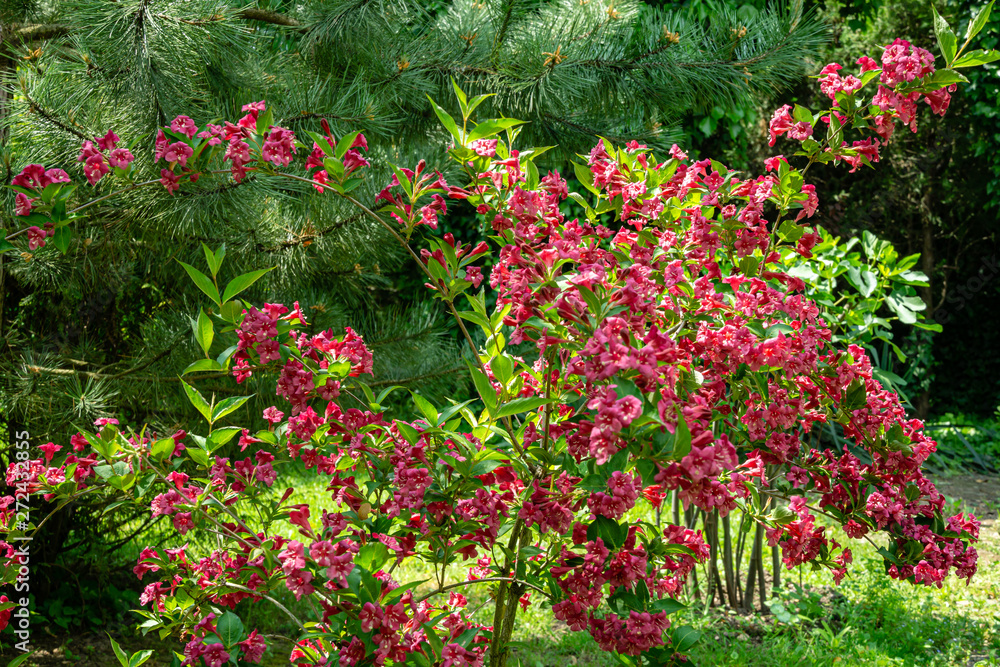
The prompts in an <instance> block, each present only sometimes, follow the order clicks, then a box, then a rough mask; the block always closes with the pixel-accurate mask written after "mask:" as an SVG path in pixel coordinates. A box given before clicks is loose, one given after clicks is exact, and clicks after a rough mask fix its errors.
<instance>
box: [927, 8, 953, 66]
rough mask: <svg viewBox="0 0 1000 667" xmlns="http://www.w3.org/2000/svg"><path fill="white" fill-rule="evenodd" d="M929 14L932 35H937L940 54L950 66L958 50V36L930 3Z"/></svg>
mask: <svg viewBox="0 0 1000 667" xmlns="http://www.w3.org/2000/svg"><path fill="white" fill-rule="evenodd" d="M931 14H932V15H933V16H934V35H935V36H936V37H937V41H938V46H940V47H941V55H942V56H944V62H945V64H946V65H948V66H949V67H950V66H951V63H952V61H953V60H955V52H956V51H957V50H958V38H957V37H955V33H954V32H953V31H952V29H951V26H950V25H948V22H947V21H945V20H944V17H942V16H941V15H940V14H938V12H937V9H935V8H934V5H931Z"/></svg>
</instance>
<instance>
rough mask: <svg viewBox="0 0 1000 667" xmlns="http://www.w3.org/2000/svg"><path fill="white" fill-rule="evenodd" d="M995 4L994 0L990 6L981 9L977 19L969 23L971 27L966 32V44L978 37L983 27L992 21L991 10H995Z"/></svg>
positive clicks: (991, 0)
mask: <svg viewBox="0 0 1000 667" xmlns="http://www.w3.org/2000/svg"><path fill="white" fill-rule="evenodd" d="M993 2H994V0H990V2H989V4H987V5H986V6H985V7H983V8H982V9H980V10H979V13H977V14H976V16H975V18H973V19H972V20H971V21H969V27H968V28H967V29H966V31H965V41H966V42H968V41H969V40H970V39H972V38H973V37H975V36H976V35H978V34H979V31H980V30H982V29H983V26H985V25H986V23H987V22H988V21H989V20H990V10H991V9H993Z"/></svg>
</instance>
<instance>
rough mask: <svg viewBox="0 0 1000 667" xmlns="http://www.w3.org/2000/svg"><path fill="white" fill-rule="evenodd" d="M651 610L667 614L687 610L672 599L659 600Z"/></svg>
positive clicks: (683, 605)
mask: <svg viewBox="0 0 1000 667" xmlns="http://www.w3.org/2000/svg"><path fill="white" fill-rule="evenodd" d="M651 608H652V609H655V610H657V611H665V612H667V613H668V614H676V613H677V612H679V611H684V610H685V609H687V605H685V604H682V603H680V602H678V601H677V600H675V599H673V598H661V599H659V600H657V601H656V602H654V603H653V604H652V606H651Z"/></svg>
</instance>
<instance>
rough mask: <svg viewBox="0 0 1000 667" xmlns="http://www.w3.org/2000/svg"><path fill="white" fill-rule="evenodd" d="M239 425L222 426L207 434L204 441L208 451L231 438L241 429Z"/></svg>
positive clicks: (213, 449)
mask: <svg viewBox="0 0 1000 667" xmlns="http://www.w3.org/2000/svg"><path fill="white" fill-rule="evenodd" d="M242 430H243V429H241V428H240V427H239V426H225V427H223V428H217V429H215V430H214V431H212V434H211V435H210V436H208V440H206V441H205V445H206V446H207V447H208V450H209V451H210V452H214V451H215V450H216V449H218V448H219V447H222V446H223V445H224V444H226V443H227V442H229V441H230V440H232V439H233V436H235V435H236V434H237V433H239V432H240V431H242Z"/></svg>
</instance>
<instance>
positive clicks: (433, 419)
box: [412, 392, 438, 426]
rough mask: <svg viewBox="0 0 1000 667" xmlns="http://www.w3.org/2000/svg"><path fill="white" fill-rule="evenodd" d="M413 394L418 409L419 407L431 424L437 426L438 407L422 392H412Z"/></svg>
mask: <svg viewBox="0 0 1000 667" xmlns="http://www.w3.org/2000/svg"><path fill="white" fill-rule="evenodd" d="M412 394H413V402H414V403H415V404H416V406H417V409H419V410H420V412H421V413H422V414H423V415H424V417H426V418H427V423H428V424H430V425H431V426H437V422H438V411H437V409H436V408H435V407H434V406H433V405H431V402H430V401H428V400H427V399H426V398H424V397H423V396H421V395H420V394H418V393H416V392H412Z"/></svg>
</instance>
